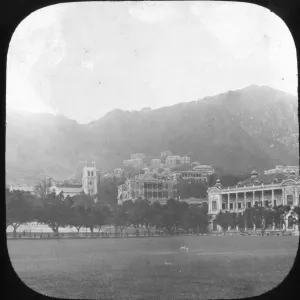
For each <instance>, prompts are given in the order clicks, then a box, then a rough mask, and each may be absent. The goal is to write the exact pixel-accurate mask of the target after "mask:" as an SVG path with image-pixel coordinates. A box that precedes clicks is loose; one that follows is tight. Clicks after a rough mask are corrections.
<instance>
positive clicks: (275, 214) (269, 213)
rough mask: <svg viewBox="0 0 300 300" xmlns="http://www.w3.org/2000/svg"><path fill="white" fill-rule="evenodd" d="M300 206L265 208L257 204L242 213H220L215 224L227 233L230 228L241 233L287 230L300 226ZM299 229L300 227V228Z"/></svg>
mask: <svg viewBox="0 0 300 300" xmlns="http://www.w3.org/2000/svg"><path fill="white" fill-rule="evenodd" d="M289 212H291V214H290V218H289V220H288V224H286V220H285V218H286V216H287V214H288V213H289ZM299 213H300V206H294V207H293V209H292V210H291V207H290V206H288V205H279V206H273V207H271V206H269V207H263V206H261V205H259V204H256V205H255V206H253V207H249V208H246V209H245V210H244V211H243V212H242V213H236V212H229V211H225V212H224V211H220V212H219V213H218V214H217V216H216V218H215V220H214V222H215V224H217V225H219V226H221V228H222V230H223V231H224V232H226V231H227V230H228V229H230V228H234V229H235V228H237V229H238V230H240V231H245V230H247V229H249V228H250V229H253V230H256V229H257V228H259V229H261V230H262V231H264V230H265V229H266V228H270V227H272V229H275V228H280V229H282V230H284V231H285V230H287V229H288V228H287V227H288V226H294V225H296V226H299ZM298 228H299V227H298Z"/></svg>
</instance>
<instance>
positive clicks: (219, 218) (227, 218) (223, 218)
mask: <svg viewBox="0 0 300 300" xmlns="http://www.w3.org/2000/svg"><path fill="white" fill-rule="evenodd" d="M215 222H216V223H217V224H218V225H220V226H221V227H222V229H223V231H224V232H226V231H227V229H228V227H229V226H234V225H235V216H233V215H232V214H231V213H230V212H228V211H225V212H222V211H220V212H219V213H218V214H217V215H216V218H215Z"/></svg>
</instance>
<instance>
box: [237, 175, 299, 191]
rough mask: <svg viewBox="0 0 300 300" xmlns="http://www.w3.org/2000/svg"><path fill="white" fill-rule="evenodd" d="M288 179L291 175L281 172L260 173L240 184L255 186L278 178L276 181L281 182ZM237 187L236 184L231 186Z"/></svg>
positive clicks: (269, 182)
mask: <svg viewBox="0 0 300 300" xmlns="http://www.w3.org/2000/svg"><path fill="white" fill-rule="evenodd" d="M287 179H291V177H290V176H288V175H285V174H282V173H279V174H267V175H265V174H262V175H258V176H256V177H255V178H251V177H250V178H248V179H246V180H244V181H242V182H240V183H239V184H238V186H253V184H256V185H257V184H262V183H263V184H265V185H267V184H271V183H273V182H274V180H276V183H281V182H283V181H284V180H287ZM293 179H296V180H298V179H299V178H298V177H294V178H293ZM234 187H236V185H234V186H231V188H234Z"/></svg>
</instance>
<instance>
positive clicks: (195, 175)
mask: <svg viewBox="0 0 300 300" xmlns="http://www.w3.org/2000/svg"><path fill="white" fill-rule="evenodd" d="M177 173H179V174H180V176H181V178H182V179H184V180H195V181H198V182H207V180H208V175H207V174H205V173H203V172H201V171H195V170H190V171H177Z"/></svg>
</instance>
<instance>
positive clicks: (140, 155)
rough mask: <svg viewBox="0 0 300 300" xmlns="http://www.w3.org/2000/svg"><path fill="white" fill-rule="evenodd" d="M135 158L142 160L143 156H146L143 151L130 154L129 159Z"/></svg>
mask: <svg viewBox="0 0 300 300" xmlns="http://www.w3.org/2000/svg"><path fill="white" fill-rule="evenodd" d="M136 158H139V159H141V160H143V159H144V158H146V155H145V154H144V153H135V154H131V159H136Z"/></svg>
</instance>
